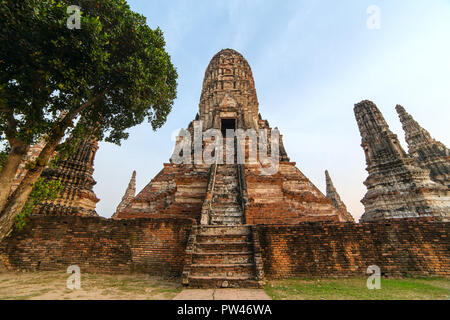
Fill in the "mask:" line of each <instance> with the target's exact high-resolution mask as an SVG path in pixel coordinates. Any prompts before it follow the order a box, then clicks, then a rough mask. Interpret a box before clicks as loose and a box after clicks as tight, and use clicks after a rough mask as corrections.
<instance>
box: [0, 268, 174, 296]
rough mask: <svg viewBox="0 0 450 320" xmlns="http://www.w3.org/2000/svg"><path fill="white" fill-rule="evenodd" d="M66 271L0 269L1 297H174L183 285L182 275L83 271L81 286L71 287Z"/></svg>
mask: <svg viewBox="0 0 450 320" xmlns="http://www.w3.org/2000/svg"><path fill="white" fill-rule="evenodd" d="M69 276H70V275H69V274H66V273H64V272H32V273H31V272H30V273H28V272H24V273H12V272H7V273H0V300H27V299H45V300H69V299H70V300H74V299H75V300H77V299H82V300H85V299H87V300H93V299H95V300H120V299H132V300H134V299H139V300H171V299H173V297H175V296H176V295H177V294H178V293H179V292H180V291H181V289H182V287H181V281H180V280H179V279H174V280H167V279H162V278H159V277H152V276H149V275H143V274H133V275H104V274H92V273H82V274H81V289H79V290H69V289H67V286H66V281H67V278H68V277H69Z"/></svg>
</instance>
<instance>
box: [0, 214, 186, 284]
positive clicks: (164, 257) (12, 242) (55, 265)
mask: <svg viewBox="0 0 450 320" xmlns="http://www.w3.org/2000/svg"><path fill="white" fill-rule="evenodd" d="M191 225H192V220H191V219H173V218H162V219H157V218H145V219H130V220H110V219H104V218H97V217H73V216H72V217H50V216H46V217H37V216H33V217H31V218H30V221H28V222H27V225H26V226H25V228H24V229H23V230H21V231H20V232H18V233H14V234H12V235H11V236H10V237H9V238H8V239H6V240H5V241H4V242H3V243H2V244H0V252H2V253H3V258H2V259H1V260H3V263H4V264H5V265H6V267H7V268H8V269H11V270H17V269H21V270H30V271H32V270H61V269H63V270H65V269H66V268H67V267H68V266H69V265H73V264H76V265H78V266H80V268H81V270H82V271H85V272H108V273H109V272H112V273H127V272H147V273H151V274H163V275H170V276H179V275H181V273H182V270H183V261H184V255H185V247H186V243H187V239H188V236H189V232H190V229H191Z"/></svg>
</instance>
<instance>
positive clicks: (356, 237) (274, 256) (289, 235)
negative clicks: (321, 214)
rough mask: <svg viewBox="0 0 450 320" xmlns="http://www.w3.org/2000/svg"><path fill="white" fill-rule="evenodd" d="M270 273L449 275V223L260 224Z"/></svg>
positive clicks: (275, 275)
mask: <svg viewBox="0 0 450 320" xmlns="http://www.w3.org/2000/svg"><path fill="white" fill-rule="evenodd" d="M257 230H258V233H259V239H260V243H261V247H262V255H263V261H264V271H265V275H266V277H268V278H289V277H301V276H319V277H333V276H356V275H359V276H361V275H364V274H365V272H366V270H367V267H368V266H370V265H377V266H379V267H380V268H381V272H382V274H383V275H386V276H406V275H412V276H417V275H450V272H449V270H450V241H449V235H450V223H448V222H432V221H430V220H417V219H416V220H414V219H411V220H410V219H408V220H404V219H402V220H396V221H393V220H391V221H383V222H373V223H364V224H354V223H340V224H326V223H301V224H299V225H297V226H286V225H285V226H282V225H280V226H269V225H267V226H262V225H261V226H258V227H257Z"/></svg>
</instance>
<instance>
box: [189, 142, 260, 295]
mask: <svg viewBox="0 0 450 320" xmlns="http://www.w3.org/2000/svg"><path fill="white" fill-rule="evenodd" d="M224 151H225V150H224ZM242 170H243V169H242V168H241V167H240V166H239V165H237V164H215V165H212V166H211V170H210V177H209V182H208V186H207V195H206V198H205V202H204V204H203V208H202V219H201V222H202V224H201V225H200V226H193V228H192V232H191V234H190V237H189V242H188V245H187V248H186V261H185V266H184V270H183V279H182V281H183V284H184V285H188V286H189V287H194V288H261V287H262V286H263V277H264V274H263V265H262V257H261V249H260V246H259V240H258V238H257V237H258V236H257V233H256V231H255V230H254V229H253V228H254V227H251V226H247V225H244V221H245V220H244V219H245V217H244V207H245V205H244V203H245V202H244V201H243V199H246V196H245V194H246V193H245V188H246V187H245V181H243V180H242V179H241V176H242V175H243V171H242Z"/></svg>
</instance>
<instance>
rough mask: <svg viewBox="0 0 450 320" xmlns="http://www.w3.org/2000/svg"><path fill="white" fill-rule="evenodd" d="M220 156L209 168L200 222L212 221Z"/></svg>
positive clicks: (203, 223) (205, 223)
mask: <svg viewBox="0 0 450 320" xmlns="http://www.w3.org/2000/svg"><path fill="white" fill-rule="evenodd" d="M218 159H219V157H218V156H216V162H215V163H214V164H212V165H211V167H210V169H209V179H208V185H207V187H206V196H205V201H204V202H203V206H202V215H201V219H200V224H202V225H208V224H210V223H211V211H212V201H213V196H214V186H215V185H216V174H217V163H218Z"/></svg>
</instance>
